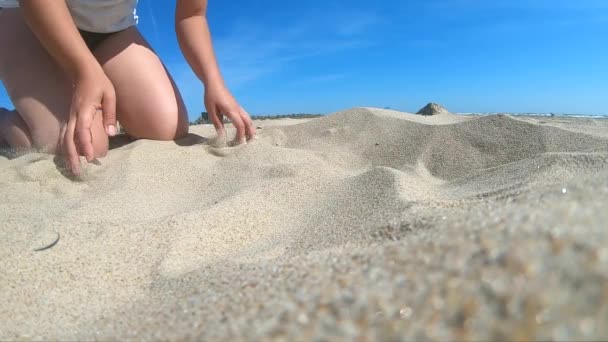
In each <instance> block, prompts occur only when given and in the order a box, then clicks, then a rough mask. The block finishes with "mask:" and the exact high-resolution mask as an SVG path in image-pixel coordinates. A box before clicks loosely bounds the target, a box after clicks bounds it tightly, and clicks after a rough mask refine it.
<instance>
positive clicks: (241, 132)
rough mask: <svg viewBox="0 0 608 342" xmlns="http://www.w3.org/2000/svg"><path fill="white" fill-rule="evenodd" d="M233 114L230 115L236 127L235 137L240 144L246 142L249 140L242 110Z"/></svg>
mask: <svg viewBox="0 0 608 342" xmlns="http://www.w3.org/2000/svg"><path fill="white" fill-rule="evenodd" d="M231 114H232V115H230V120H231V121H232V125H233V126H234V127H235V128H236V137H235V139H236V141H237V142H238V143H239V144H244V143H245V142H247V140H246V139H245V126H246V125H245V122H244V121H243V118H241V113H240V112H235V113H231Z"/></svg>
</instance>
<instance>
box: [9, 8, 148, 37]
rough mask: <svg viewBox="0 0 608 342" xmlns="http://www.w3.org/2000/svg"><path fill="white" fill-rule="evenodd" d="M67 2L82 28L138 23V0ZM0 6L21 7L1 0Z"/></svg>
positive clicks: (108, 28) (114, 28)
mask: <svg viewBox="0 0 608 342" xmlns="http://www.w3.org/2000/svg"><path fill="white" fill-rule="evenodd" d="M51 1H55V0H51ZM66 3H67V5H68V8H69V10H70V13H71V14H72V18H73V19H74V22H75V23H76V26H78V28H79V29H81V30H85V31H90V32H99V33H110V32H116V31H120V30H124V29H126V28H128V27H130V26H133V25H136V24H137V19H138V18H137V13H136V10H135V8H136V7H137V0H66ZM0 7H6V8H15V7H19V1H18V0H0Z"/></svg>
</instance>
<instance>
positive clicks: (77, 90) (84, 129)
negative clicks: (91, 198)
mask: <svg viewBox="0 0 608 342" xmlns="http://www.w3.org/2000/svg"><path fill="white" fill-rule="evenodd" d="M97 112H99V113H100V114H102V115H103V125H104V127H105V130H106V133H107V134H108V135H109V136H113V135H115V134H116V93H115V91H114V86H113V85H112V82H111V81H110V80H109V79H108V77H107V76H106V74H105V73H104V72H103V69H102V68H101V66H100V65H96V66H93V67H92V68H91V70H87V71H85V72H83V73H80V74H79V75H78V76H77V77H76V78H75V84H74V91H73V95H72V104H71V106H70V114H69V119H68V122H67V123H66V125H65V126H64V128H63V129H62V132H61V134H62V135H61V147H62V150H63V153H64V155H65V158H66V159H67V163H68V167H69V169H70V170H71V172H72V173H73V174H74V175H75V176H78V175H80V155H83V156H84V157H85V158H86V160H87V162H91V161H93V160H94V159H95V153H94V149H93V139H92V132H91V127H92V125H93V118H94V117H95V115H96V114H97Z"/></svg>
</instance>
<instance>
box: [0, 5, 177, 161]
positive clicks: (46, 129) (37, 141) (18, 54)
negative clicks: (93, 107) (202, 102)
mask: <svg viewBox="0 0 608 342" xmlns="http://www.w3.org/2000/svg"><path fill="white" fill-rule="evenodd" d="M0 16H1V17H2V19H1V20H0V50H2V54H1V55H0V79H1V80H2V81H3V83H4V84H5V86H6V89H7V92H8V93H9V96H10V97H11V100H12V101H13V104H14V105H15V107H16V109H17V111H15V112H12V118H13V119H12V120H8V119H5V120H3V123H2V126H1V127H2V130H3V131H5V132H14V131H21V132H22V133H23V134H22V136H25V137H28V138H29V142H30V144H29V145H30V146H32V147H36V148H44V149H45V150H47V151H48V152H55V151H56V149H57V144H58V141H59V131H60V128H61V125H62V124H63V123H65V122H66V121H67V116H68V112H69V106H70V99H71V87H70V86H69V82H68V81H67V80H66V79H65V77H64V76H63V74H62V73H61V71H60V70H59V68H58V66H57V65H56V64H55V63H54V62H53V60H52V58H51V57H50V56H49V55H48V53H47V52H46V51H45V50H44V48H43V47H42V46H41V45H40V43H39V42H38V40H37V39H36V38H35V36H34V35H33V34H32V32H31V31H30V30H29V28H28V27H27V25H26V24H25V22H24V21H23V19H22V17H21V14H20V12H19V9H10V10H3V11H1V12H0ZM5 51H6V52H5ZM94 54H95V56H96V57H97V59H98V60H99V62H100V64H101V65H102V67H103V69H104V71H105V72H106V74H107V75H108V77H109V78H110V80H111V81H112V83H113V84H114V87H115V89H116V96H117V118H118V121H119V122H120V123H121V124H122V126H124V127H125V129H126V131H127V132H128V133H129V135H131V136H132V137H135V138H147V139H155V140H171V139H175V138H179V137H182V136H184V135H186V134H187V132H188V119H187V112H186V109H185V106H184V103H183V100H182V98H181V95H180V94H179V91H178V90H177V87H176V86H175V84H174V82H173V80H172V79H171V77H170V75H169V74H168V73H167V71H166V69H165V68H164V66H163V64H162V63H161V61H160V59H159V58H158V56H157V55H156V54H155V53H154V51H153V50H152V49H151V48H150V46H149V45H148V43H147V42H146V41H145V40H144V38H143V37H142V36H141V34H140V33H139V31H138V30H137V28H136V27H131V28H129V29H127V30H124V31H121V32H119V33H116V34H115V35H113V36H111V37H109V38H107V39H106V40H105V41H104V42H103V43H102V44H101V45H100V46H99V47H98V48H97V49H96V50H95V51H94ZM8 117H9V115H7V116H6V118H8ZM2 134H3V135H4V133H2ZM7 136H8V133H7ZM0 137H2V138H4V137H3V136H0ZM6 140H8V139H6ZM10 143H11V145H13V146H15V147H18V146H23V147H25V146H24V145H25V144H24V141H21V140H12V141H10ZM93 145H94V147H95V155H96V156H103V155H105V153H106V152H107V149H108V138H107V136H106V134H105V132H104V129H103V125H102V122H101V116H99V117H96V118H95V122H94V132H93Z"/></svg>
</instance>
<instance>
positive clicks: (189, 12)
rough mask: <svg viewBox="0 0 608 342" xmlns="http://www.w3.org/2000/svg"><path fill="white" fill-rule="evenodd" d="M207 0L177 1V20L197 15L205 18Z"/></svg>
mask: <svg viewBox="0 0 608 342" xmlns="http://www.w3.org/2000/svg"><path fill="white" fill-rule="evenodd" d="M206 13H207V0H177V1H176V4H175V19H176V20H178V19H184V18H188V17H192V16H196V15H202V16H205V15H206Z"/></svg>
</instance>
